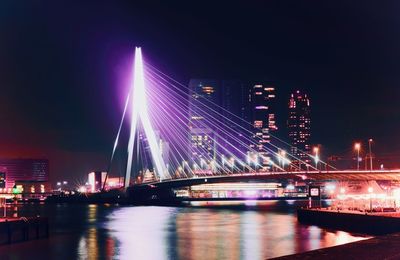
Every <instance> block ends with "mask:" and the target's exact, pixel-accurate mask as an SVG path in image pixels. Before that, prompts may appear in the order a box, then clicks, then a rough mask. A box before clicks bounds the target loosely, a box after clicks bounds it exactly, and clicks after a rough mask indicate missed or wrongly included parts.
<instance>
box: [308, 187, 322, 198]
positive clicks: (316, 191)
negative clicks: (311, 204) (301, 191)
mask: <svg viewBox="0 0 400 260" xmlns="http://www.w3.org/2000/svg"><path fill="white" fill-rule="evenodd" d="M309 196H310V197H320V189H319V187H310V189H309Z"/></svg>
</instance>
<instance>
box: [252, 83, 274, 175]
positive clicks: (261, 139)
mask: <svg viewBox="0 0 400 260" xmlns="http://www.w3.org/2000/svg"><path fill="white" fill-rule="evenodd" d="M251 107H252V115H253V116H252V117H253V120H252V123H253V132H254V135H253V138H254V139H255V143H256V144H252V145H251V147H252V148H253V149H255V150H256V151H258V155H257V156H259V157H260V160H259V163H260V164H261V165H262V167H263V169H264V170H269V169H270V168H271V166H270V160H271V156H270V152H269V151H268V144H269V143H270V142H271V134H272V133H273V132H274V131H276V130H278V127H277V125H276V115H275V111H274V110H275V108H274V107H275V88H274V87H273V86H270V85H261V84H256V85H254V86H253V88H252V90H251Z"/></svg>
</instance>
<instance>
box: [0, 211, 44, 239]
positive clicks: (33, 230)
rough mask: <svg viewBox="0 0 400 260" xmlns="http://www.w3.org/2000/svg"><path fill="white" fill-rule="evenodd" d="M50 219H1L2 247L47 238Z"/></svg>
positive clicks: (0, 236) (0, 235) (0, 234)
mask: <svg viewBox="0 0 400 260" xmlns="http://www.w3.org/2000/svg"><path fill="white" fill-rule="evenodd" d="M48 236H49V223H48V219H47V218H44V217H32V218H24V217H23V218H6V219H0V245H1V244H11V243H16V242H22V241H28V240H32V239H39V238H46V237H48Z"/></svg>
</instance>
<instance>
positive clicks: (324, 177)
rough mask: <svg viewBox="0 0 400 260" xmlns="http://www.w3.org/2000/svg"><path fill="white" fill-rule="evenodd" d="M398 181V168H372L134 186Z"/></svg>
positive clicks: (219, 177) (217, 178) (214, 178)
mask: <svg viewBox="0 0 400 260" xmlns="http://www.w3.org/2000/svg"><path fill="white" fill-rule="evenodd" d="M282 180H286V181H287V180H291V181H308V182H321V181H322V182H323V181H400V169H397V170H374V171H354V170H344V171H308V172H306V171H300V172H277V173H265V172H259V173H243V174H232V175H226V176H202V177H194V178H190V179H189V178H184V179H171V180H165V181H162V182H152V183H143V184H137V185H135V186H137V187H140V186H142V187H143V186H151V187H155V188H160V187H169V188H176V187H183V186H193V185H199V184H204V183H223V182H273V181H282Z"/></svg>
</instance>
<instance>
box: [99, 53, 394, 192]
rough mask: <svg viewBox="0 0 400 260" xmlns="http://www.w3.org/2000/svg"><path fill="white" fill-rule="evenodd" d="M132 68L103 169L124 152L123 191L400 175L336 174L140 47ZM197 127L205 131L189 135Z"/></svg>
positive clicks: (389, 173) (210, 90) (378, 177)
mask: <svg viewBox="0 0 400 260" xmlns="http://www.w3.org/2000/svg"><path fill="white" fill-rule="evenodd" d="M133 68H134V69H133V81H132V86H131V88H130V91H129V93H128V94H127V98H126V101H125V105H124V110H123V113H122V119H121V121H120V125H119V128H118V132H117V135H116V139H115V142H114V146H113V150H112V153H111V159H110V164H109V167H108V170H107V172H108V173H110V172H111V168H112V167H111V166H112V165H113V162H114V161H115V160H114V157H116V154H117V153H118V152H119V153H122V157H121V158H126V157H127V164H126V165H127V166H126V173H125V178H124V187H125V188H128V187H130V186H131V187H132V188H133V189H135V188H136V189H139V190H141V189H148V188H151V189H153V188H157V189H164V188H165V189H166V190H167V189H170V188H175V187H184V186H194V185H200V184H204V183H208V184H212V183H223V182H228V183H232V182H265V183H266V182H274V181H278V182H281V183H282V181H286V182H288V181H325V180H336V181H341V180H343V181H349V180H362V181H368V180H400V172H399V170H393V171H353V170H351V171H339V170H337V169H336V168H334V167H332V166H331V165H328V164H327V163H325V162H323V161H321V160H320V158H319V155H318V154H314V155H312V154H306V153H305V152H303V151H301V152H303V153H304V154H303V155H305V157H304V156H302V158H298V157H296V156H295V155H293V154H290V153H289V152H287V151H291V150H292V149H291V148H292V147H291V146H290V145H289V144H288V143H286V142H284V141H283V140H281V139H279V138H276V137H275V136H273V135H271V133H266V132H262V131H261V132H260V129H258V130H257V131H250V130H249V129H253V128H255V127H256V126H253V125H251V124H250V123H249V122H245V121H244V120H243V119H242V118H239V117H238V116H237V115H234V114H232V113H231V112H230V111H227V110H225V109H224V108H223V107H220V106H218V105H217V104H216V103H214V102H213V101H212V100H210V99H208V98H207V96H204V95H207V94H209V93H212V92H213V91H214V90H213V89H212V88H211V89H210V87H207V86H206V87H205V90H204V91H205V94H204V93H202V95H203V96H202V95H200V94H199V93H195V92H193V91H192V90H190V89H188V88H187V86H185V85H183V84H180V83H179V82H177V81H176V80H174V79H172V78H171V77H169V76H167V75H166V74H164V73H162V72H161V71H159V70H158V69H156V68H155V67H153V66H151V65H150V64H148V63H145V62H144V61H143V57H142V53H141V49H140V48H136V53H135V59H134V67H133ZM188 101H189V102H188ZM187 103H190V106H189V107H188V105H187ZM189 110H190V111H192V112H193V111H195V112H199V111H200V112H201V113H199V114H196V113H195V112H193V113H194V115H191V116H190V117H189V116H188V113H187V111H189ZM127 118H128V119H127ZM129 118H130V122H129V124H127V125H128V128H129V129H128V131H124V125H126V124H124V122H125V121H129ZM246 124H247V125H246ZM210 126H212V128H210ZM197 132H201V133H206V135H198V136H193V135H192V134H193V133H197ZM238 132H240V133H241V134H240V135H238ZM124 133H125V134H126V133H129V134H128V135H126V136H124ZM264 135H268V136H270V137H271V142H265V138H264ZM200 137H201V138H200ZM194 139H196V140H195V141H196V142H193V140H194ZM199 139H201V140H199ZM121 140H129V141H128V145H127V147H128V149H127V154H126V146H122V147H123V149H120V146H119V142H120V141H121ZM124 147H125V148H124ZM321 169H325V171H322V170H321ZM104 184H105V182H104ZM243 185H245V184H243ZM266 185H267V184H266ZM267 186H268V185H267Z"/></svg>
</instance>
